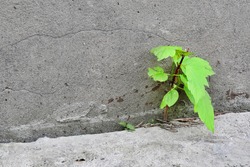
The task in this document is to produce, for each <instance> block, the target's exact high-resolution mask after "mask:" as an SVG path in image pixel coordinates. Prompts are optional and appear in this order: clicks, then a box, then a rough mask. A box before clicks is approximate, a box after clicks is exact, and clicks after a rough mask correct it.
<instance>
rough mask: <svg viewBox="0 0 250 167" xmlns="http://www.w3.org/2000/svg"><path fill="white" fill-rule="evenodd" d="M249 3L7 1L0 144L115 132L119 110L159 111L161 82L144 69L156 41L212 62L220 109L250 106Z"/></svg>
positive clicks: (0, 18) (0, 48)
mask: <svg viewBox="0 0 250 167" xmlns="http://www.w3.org/2000/svg"><path fill="white" fill-rule="evenodd" d="M249 8H250V7H249V2H248V1H247V0H227V1H212V0H210V1H206V2H204V1H198V0H184V1H181V2H178V3H177V2H176V1H174V0H168V1H165V0H155V1H150V0H140V1H137V0H127V1H117V0H108V1H98V0H91V1H80V0H72V1H69V0H68V1H60V2H59V1H55V0H43V1H34V0H32V1H31V0H22V1H20V0H8V1H1V5H0V22H1V24H0V37H1V40H0V60H1V61H0V89H1V91H0V142H8V141H30V140H34V139H36V138H38V137H41V136H44V135H47V136H54V137H55V136H62V135H73V134H83V133H98V132H104V131H112V130H118V127H117V125H116V121H117V117H120V118H121V117H122V118H123V119H125V118H126V117H127V116H128V115H131V119H132V121H133V119H134V121H137V122H138V121H139V120H137V119H136V118H137V117H141V118H143V117H144V116H145V115H148V117H152V115H157V113H158V111H157V110H154V109H156V108H157V107H158V105H159V102H160V99H161V97H162V93H163V92H161V90H163V87H160V88H159V89H157V88H158V87H159V86H158V85H157V84H156V83H154V82H153V81H150V80H149V79H148V77H147V73H146V71H147V68H148V67H152V66H154V65H155V64H156V63H157V62H156V60H155V58H154V57H153V56H151V55H150V54H149V53H148V51H149V50H150V49H151V48H152V47H155V46H157V45H168V44H170V45H181V46H183V47H189V48H190V50H191V51H194V52H196V53H197V55H200V56H201V57H203V58H205V59H207V60H208V61H209V62H211V64H212V66H213V67H214V70H215V72H216V74H217V75H216V76H213V77H211V83H210V85H211V87H210V90H209V91H210V92H211V94H212V97H213V99H214V100H213V101H214V105H215V109H216V110H219V111H234V110H235V109H236V110H237V111H249V109H250V102H249V94H250V88H249V83H250V79H249V76H250V66H249V62H250V56H249V43H250V39H249V36H250V29H249V27H250V25H249V24H250V23H249V20H250V10H249ZM183 104H186V103H185V102H184V103H183ZM183 108H184V110H183V112H184V113H187V112H189V111H190V110H189V108H186V106H184V107H183V106H181V109H183ZM145 119H146V118H145Z"/></svg>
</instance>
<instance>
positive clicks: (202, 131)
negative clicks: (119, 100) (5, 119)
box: [0, 113, 250, 167]
mask: <svg viewBox="0 0 250 167" xmlns="http://www.w3.org/2000/svg"><path fill="white" fill-rule="evenodd" d="M215 124H216V130H215V134H211V133H210V132H209V131H208V130H207V129H206V128H205V127H204V126H203V125H199V126H197V127H186V128H180V129H178V132H177V133H172V132H169V131H167V130H164V129H161V128H159V127H155V128H145V129H143V128H141V129H137V130H136V131H135V132H133V133H131V132H126V131H123V132H112V133H104V134H96V135H83V136H71V137H60V138H56V139H50V138H42V139H39V140H37V141H36V142H32V143H7V144H0V164H1V165H2V167H13V166H18V167H39V166H41V167H78V166H79V167H80V166H81V167H87V166H89V167H110V166H112V167H115V166H117V167H118V166H119V167H128V166H131V167H166V166H169V167H215V166H216V167H249V166H250V159H249V157H250V131H249V127H250V113H240V114H235V113H230V114H226V115H222V116H219V117H217V118H216V120H215Z"/></svg>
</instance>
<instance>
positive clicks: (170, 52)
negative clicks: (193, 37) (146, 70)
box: [150, 46, 182, 61]
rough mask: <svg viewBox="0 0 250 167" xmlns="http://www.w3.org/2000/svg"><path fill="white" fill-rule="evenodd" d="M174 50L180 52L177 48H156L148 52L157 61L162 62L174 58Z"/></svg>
mask: <svg viewBox="0 0 250 167" xmlns="http://www.w3.org/2000/svg"><path fill="white" fill-rule="evenodd" d="M176 50H182V48H181V47H179V46H158V47H156V48H153V49H151V50H150V53H152V54H154V55H155V56H156V57H157V60H158V61H160V60H163V59H166V58H168V57H169V56H170V57H173V56H175V53H176Z"/></svg>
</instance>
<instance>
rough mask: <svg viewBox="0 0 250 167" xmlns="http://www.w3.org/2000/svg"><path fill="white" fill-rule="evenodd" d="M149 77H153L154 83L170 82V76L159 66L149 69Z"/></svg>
mask: <svg viewBox="0 0 250 167" xmlns="http://www.w3.org/2000/svg"><path fill="white" fill-rule="evenodd" d="M148 76H150V77H152V78H153V80H154V81H160V82H164V81H166V80H168V74H166V73H165V72H164V70H163V68H161V67H159V66H157V67H154V68H149V69H148Z"/></svg>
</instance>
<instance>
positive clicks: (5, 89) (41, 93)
mask: <svg viewBox="0 0 250 167" xmlns="http://www.w3.org/2000/svg"><path fill="white" fill-rule="evenodd" d="M62 88H63V87H61V88H59V89H57V90H55V91H53V92H48V93H45V92H35V91H31V90H28V89H12V88H9V87H6V88H4V89H3V90H2V91H1V92H0V94H2V93H3V92H5V91H8V90H10V91H12V92H21V91H25V92H29V93H32V94H36V95H39V96H41V97H42V96H43V95H52V94H54V93H56V92H57V91H59V90H61V89H62Z"/></svg>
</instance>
